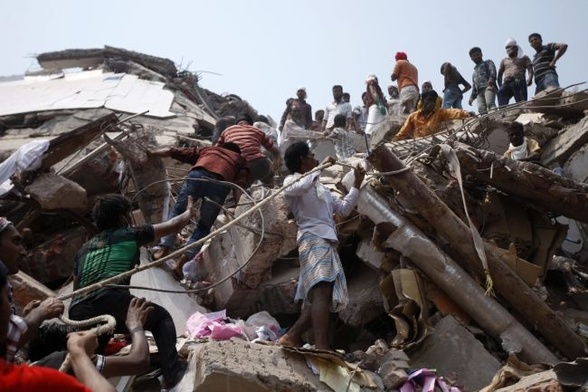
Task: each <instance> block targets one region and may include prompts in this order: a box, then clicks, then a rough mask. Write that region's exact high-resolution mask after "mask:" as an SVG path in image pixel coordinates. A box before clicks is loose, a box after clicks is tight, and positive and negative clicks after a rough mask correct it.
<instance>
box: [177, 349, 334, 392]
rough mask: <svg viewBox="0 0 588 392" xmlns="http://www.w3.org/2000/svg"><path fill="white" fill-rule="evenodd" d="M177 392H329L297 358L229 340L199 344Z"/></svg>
mask: <svg viewBox="0 0 588 392" xmlns="http://www.w3.org/2000/svg"><path fill="white" fill-rule="evenodd" d="M174 390H175V391H176V392H188V391H194V392H200V391H206V392H226V391H239V392H275V391H300V392H304V391H331V389H330V388H329V387H327V386H326V385H325V384H322V383H321V382H320V381H319V377H318V375H315V374H313V372H312V370H311V369H310V368H309V367H308V366H307V365H306V361H305V359H304V357H303V356H302V355H300V354H295V353H291V352H288V351H285V350H282V349H281V348H279V347H276V346H265V345H261V344H255V343H248V342H246V341H244V340H238V339H234V340H230V341H221V342H209V343H203V344H198V345H196V346H195V348H194V353H193V356H192V358H191V361H190V367H189V371H188V373H187V374H186V375H185V376H184V379H183V380H182V381H181V383H180V384H179V385H178V386H177V387H176V388H174Z"/></svg>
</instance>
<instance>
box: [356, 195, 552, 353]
mask: <svg viewBox="0 0 588 392" xmlns="http://www.w3.org/2000/svg"><path fill="white" fill-rule="evenodd" d="M357 208H358V210H359V212H360V213H361V214H363V215H366V216H368V217H369V218H370V219H371V220H372V221H373V222H374V223H375V224H380V223H383V222H389V223H392V225H393V226H394V227H395V228H396V230H395V231H393V232H392V233H391V235H390V236H389V237H388V239H387V240H386V241H385V244H384V245H385V246H387V247H391V248H394V249H396V250H397V251H399V252H401V253H402V254H403V255H404V256H405V257H407V258H409V259H410V260H411V261H412V262H413V263H414V264H415V265H416V266H417V267H418V268H419V269H420V270H421V271H423V273H425V274H426V275H427V276H428V277H429V278H430V279H431V280H432V281H433V282H435V283H436V284H437V285H438V286H439V287H440V288H441V289H442V290H443V291H445V293H447V294H448V295H449V296H450V297H451V298H452V299H453V300H454V301H455V302H456V303H457V304H458V305H459V306H460V307H461V308H462V309H463V310H465V311H466V312H467V313H468V314H469V315H470V316H471V317H472V319H474V320H475V321H476V322H477V323H478V324H479V325H480V326H481V328H482V329H484V330H485V331H486V332H487V333H488V334H489V335H490V336H492V337H494V338H495V339H496V340H497V341H499V342H500V343H501V344H502V347H503V349H504V350H505V351H506V352H515V353H520V354H521V355H522V356H523V357H524V358H525V359H526V360H527V361H530V362H532V363H539V362H546V363H555V362H557V360H558V359H557V357H556V356H555V355H553V353H551V352H550V351H549V350H548V349H547V348H546V347H545V346H544V345H543V344H542V343H541V342H540V341H539V340H537V338H535V336H533V335H532V334H531V333H530V332H529V331H527V330H526V329H525V328H524V327H523V326H522V325H521V324H520V323H519V322H518V321H517V320H516V319H515V318H514V317H513V316H512V315H511V314H510V313H509V312H508V311H506V310H505V309H504V308H503V307H502V306H500V304H499V303H498V302H497V301H496V300H494V299H493V298H492V297H490V296H488V295H486V294H485V292H484V290H482V288H481V287H480V285H479V284H478V283H477V282H476V281H474V280H473V279H472V277H471V276H470V275H468V273H467V272H466V271H464V270H463V269H462V268H461V267H460V266H459V265H458V264H456V263H455V261H453V260H452V259H450V258H449V257H448V256H447V255H446V254H445V253H443V252H442V251H441V250H440V249H439V248H438V247H437V246H436V245H435V244H433V243H432V242H431V241H430V240H429V239H428V238H427V237H426V235H425V234H424V233H423V232H421V231H420V230H419V229H418V228H416V227H415V226H414V225H413V224H412V223H410V222H409V221H408V220H407V219H406V218H404V217H403V216H402V215H400V214H398V213H396V212H395V211H393V210H392V209H390V208H389V207H388V202H387V201H386V200H385V199H384V198H383V197H381V196H380V195H378V194H377V192H376V191H375V190H374V189H373V188H372V187H371V186H366V187H364V188H363V189H362V190H361V192H360V197H359V202H358V207H357ZM507 268H508V267H507Z"/></svg>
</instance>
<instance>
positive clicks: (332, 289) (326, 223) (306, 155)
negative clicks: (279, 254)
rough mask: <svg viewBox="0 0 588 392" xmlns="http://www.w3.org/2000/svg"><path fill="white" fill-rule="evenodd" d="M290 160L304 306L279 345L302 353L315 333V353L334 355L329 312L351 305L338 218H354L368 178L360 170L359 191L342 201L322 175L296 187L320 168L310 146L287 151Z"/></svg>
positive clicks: (289, 196)
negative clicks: (304, 337)
mask: <svg viewBox="0 0 588 392" xmlns="http://www.w3.org/2000/svg"><path fill="white" fill-rule="evenodd" d="M327 159H328V160H330V161H332V160H333V158H327ZM284 160H285V162H286V166H287V167H288V170H289V171H290V173H292V174H291V175H289V176H288V177H286V179H285V180H284V184H285V185H288V184H290V186H288V187H287V188H286V189H285V191H284V197H285V199H286V202H287V203H288V206H289V207H290V209H291V210H292V212H293V213H294V217H295V219H296V224H297V225H298V233H297V235H296V237H297V242H298V251H299V259H300V276H299V279H298V287H297V290H296V297H295V299H296V301H298V300H304V303H303V307H302V313H301V315H300V317H299V318H298V320H297V321H296V322H295V323H294V325H293V326H292V327H291V328H290V329H289V330H288V332H286V334H284V335H283V336H282V337H281V338H280V340H279V341H278V344H281V345H284V346H294V347H298V346H300V345H301V343H302V334H303V333H305V332H306V331H307V330H308V329H309V328H311V327H312V330H313V333H314V340H315V348H317V349H329V339H328V327H329V310H330V311H332V312H338V311H340V310H342V309H344V308H345V306H346V305H347V302H348V295H347V282H346V280H345V274H344V272H343V267H342V265H341V261H340V260H339V254H338V253H337V231H336V227H335V221H334V219H333V213H336V214H339V215H341V216H347V215H349V214H350V213H351V211H352V210H353V208H354V207H355V205H356V204H357V199H358V198H359V187H360V185H361V183H362V181H363V179H364V176H365V172H364V171H363V169H361V168H360V167H359V166H358V167H357V168H356V169H355V170H354V175H355V181H354V186H353V188H351V190H350V191H349V193H348V194H347V195H346V196H345V197H344V198H343V199H339V198H338V197H337V196H335V195H334V194H332V193H331V192H330V191H329V190H328V189H327V188H326V187H325V186H324V185H323V184H321V182H320V180H319V175H320V172H319V171H316V172H315V173H312V174H311V175H309V176H307V177H305V178H303V179H302V180H300V181H297V182H295V181H296V180H298V179H299V178H300V177H301V176H302V175H303V174H304V173H307V172H309V171H311V170H312V169H314V168H315V167H316V166H317V164H318V161H317V160H316V159H315V158H314V155H313V154H312V153H310V149H309V147H308V144H306V143H305V142H296V143H294V144H292V145H291V146H290V147H288V149H287V150H286V154H285V157H284Z"/></svg>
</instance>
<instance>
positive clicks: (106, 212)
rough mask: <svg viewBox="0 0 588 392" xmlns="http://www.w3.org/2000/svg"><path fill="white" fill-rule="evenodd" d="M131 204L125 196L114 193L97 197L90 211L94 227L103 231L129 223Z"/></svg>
mask: <svg viewBox="0 0 588 392" xmlns="http://www.w3.org/2000/svg"><path fill="white" fill-rule="evenodd" d="M132 206H133V205H132V204H131V201H130V200H129V199H128V198H127V197H125V196H123V195H119V194H116V193H111V194H107V195H104V196H101V197H99V198H98V199H97V200H96V204H95V205H94V210H93V211H92V216H93V218H94V223H95V224H96V227H98V230H100V231H103V230H108V229H116V228H118V227H122V226H125V225H129V222H130V214H131V211H132Z"/></svg>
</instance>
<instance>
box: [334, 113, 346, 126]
mask: <svg viewBox="0 0 588 392" xmlns="http://www.w3.org/2000/svg"><path fill="white" fill-rule="evenodd" d="M346 123H347V117H345V115H344V114H337V115H336V116H335V118H334V119H333V125H334V126H335V128H345V124H346Z"/></svg>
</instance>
